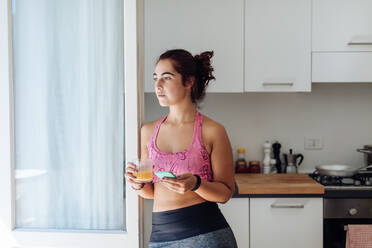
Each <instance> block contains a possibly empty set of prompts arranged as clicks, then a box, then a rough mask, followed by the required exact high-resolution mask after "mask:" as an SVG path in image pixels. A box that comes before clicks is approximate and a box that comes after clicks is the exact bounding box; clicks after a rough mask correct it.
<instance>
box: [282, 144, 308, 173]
mask: <svg viewBox="0 0 372 248" xmlns="http://www.w3.org/2000/svg"><path fill="white" fill-rule="evenodd" d="M292 152H293V150H292V149H289V154H286V153H284V154H283V157H284V161H285V164H286V167H285V173H297V171H298V170H297V169H298V166H299V165H300V164H301V163H302V161H303V160H304V155H302V154H301V153H299V154H293V153H292ZM297 159H300V161H299V162H298V163H297Z"/></svg>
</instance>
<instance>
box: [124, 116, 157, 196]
mask: <svg viewBox="0 0 372 248" xmlns="http://www.w3.org/2000/svg"><path fill="white" fill-rule="evenodd" d="M152 126H153V125H151V123H148V124H145V125H143V126H142V128H141V159H147V158H148V157H149V154H148V150H147V143H148V142H149V141H150V139H151V134H152V131H153V127H152ZM134 170H135V166H134V165H133V164H132V163H130V164H129V166H128V167H127V169H126V173H125V178H126V180H127V182H129V183H130V184H131V186H132V188H133V189H134V190H136V192H137V194H138V195H140V196H141V197H143V198H145V199H154V184H153V183H145V184H144V186H143V187H142V183H138V182H136V181H134V180H133V179H134V178H135V176H134V175H133V173H134V172H135V171H134Z"/></svg>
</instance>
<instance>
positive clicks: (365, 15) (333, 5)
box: [312, 0, 372, 52]
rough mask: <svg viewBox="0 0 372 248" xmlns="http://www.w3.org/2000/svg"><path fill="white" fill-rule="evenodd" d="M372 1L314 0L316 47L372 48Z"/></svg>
mask: <svg viewBox="0 0 372 248" xmlns="http://www.w3.org/2000/svg"><path fill="white" fill-rule="evenodd" d="M371 12H372V1H370V0H313V38H312V39H313V51H315V52H325V51H326V52H342V51H372V15H371Z"/></svg>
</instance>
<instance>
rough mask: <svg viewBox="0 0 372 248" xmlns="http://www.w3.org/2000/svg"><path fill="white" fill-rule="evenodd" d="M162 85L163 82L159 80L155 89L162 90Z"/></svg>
mask: <svg viewBox="0 0 372 248" xmlns="http://www.w3.org/2000/svg"><path fill="white" fill-rule="evenodd" d="M161 84H162V81H161V78H159V79H158V80H156V82H155V89H160V88H161Z"/></svg>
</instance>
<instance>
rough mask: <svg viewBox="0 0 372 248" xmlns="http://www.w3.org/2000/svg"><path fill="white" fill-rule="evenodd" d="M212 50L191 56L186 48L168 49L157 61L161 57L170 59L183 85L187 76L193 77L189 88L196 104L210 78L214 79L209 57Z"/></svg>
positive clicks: (200, 99) (199, 100) (202, 96)
mask: <svg viewBox="0 0 372 248" xmlns="http://www.w3.org/2000/svg"><path fill="white" fill-rule="evenodd" d="M212 57H213V51H206V52H202V53H201V54H199V55H195V56H192V55H191V53H189V52H188V51H186V50H183V49H174V50H168V51H166V52H165V53H163V54H162V55H160V57H159V59H158V61H157V62H156V63H158V62H159V61H160V60H163V59H170V60H171V61H172V64H173V67H174V69H175V70H176V71H177V72H178V73H179V74H181V75H182V83H183V85H185V82H186V80H187V79H188V78H189V77H195V82H194V84H193V86H192V88H191V101H192V102H193V103H194V104H195V105H196V106H197V104H198V102H201V101H202V100H203V98H204V97H205V90H206V88H207V86H208V84H209V81H210V80H214V79H215V77H214V76H213V74H212V72H213V67H212V66H211V58H212Z"/></svg>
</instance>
